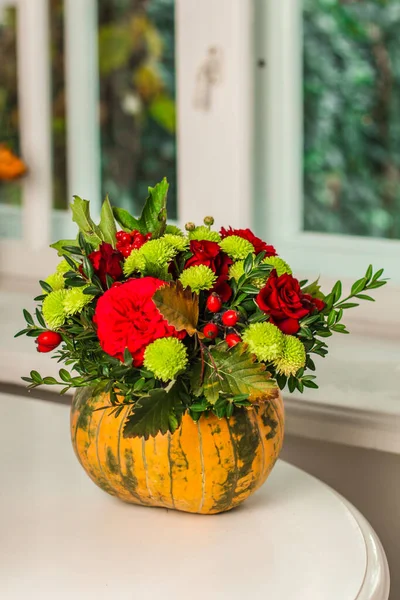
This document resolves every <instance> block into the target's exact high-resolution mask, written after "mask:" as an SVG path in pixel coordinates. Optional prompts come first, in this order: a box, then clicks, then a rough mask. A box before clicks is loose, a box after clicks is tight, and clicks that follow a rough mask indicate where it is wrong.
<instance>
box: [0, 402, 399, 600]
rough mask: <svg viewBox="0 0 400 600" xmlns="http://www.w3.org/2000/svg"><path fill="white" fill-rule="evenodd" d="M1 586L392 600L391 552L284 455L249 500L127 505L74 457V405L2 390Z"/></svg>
mask: <svg viewBox="0 0 400 600" xmlns="http://www.w3.org/2000/svg"><path fill="white" fill-rule="evenodd" d="M0 406H1V415H2V418H1V420H0V445H1V462H0V477H1V492H0V531H1V532H2V542H1V544H0V586H1V588H2V596H3V597H4V598H7V600H17V599H18V600H20V599H21V598H32V597H36V595H37V597H38V598H39V597H40V598H41V600H47V599H48V600H50V599H51V600H54V599H57V600H64V599H65V600H66V599H67V598H68V599H70V598H76V599H77V600H80V599H81V598H82V599H84V600H92V599H93V600H103V599H104V600H106V599H110V600H111V599H112V600H136V599H139V598H140V600H154V598H163V599H169V598H171V599H174V600H184V599H185V600H186V599H187V598H189V599H190V600H197V599H198V600H200V599H201V600H204V599H207V600H221V599H225V598H229V599H233V600H235V599H236V598H237V599H239V598H240V599H243V598H249V599H250V598H251V599H254V600H258V599H260V600H261V599H267V598H273V599H274V600H303V599H304V600H356V599H357V600H387V598H388V594H389V574H388V568H387V562H386V558H385V555H384V552H383V550H382V547H381V545H380V542H379V540H378V538H377V537H376V535H375V533H374V532H373V530H372V529H371V527H370V526H369V525H368V523H367V522H366V521H365V519H364V518H363V517H362V516H361V515H360V513H358V512H357V511H356V510H355V509H354V507H352V506H351V505H350V504H349V503H348V502H347V501H346V500H344V499H343V498H341V497H340V496H339V495H338V494H336V493H335V492H334V491H333V490H332V489H330V488H329V487H327V486H326V485H325V484H323V483H321V482H320V481H318V480H317V479H315V478H313V477H311V476H310V475H308V474H306V473H304V472H303V471H301V470H299V469H297V468H295V467H292V466H290V465H288V464H286V463H284V462H282V461H279V462H278V464H277V466H276V467H275V469H274V471H273V473H272V474H271V476H270V478H269V479H268V481H267V482H266V484H265V485H264V486H263V487H262V489H261V490H259V491H258V492H257V493H256V494H255V495H254V496H253V497H251V498H250V499H249V500H247V501H246V502H245V503H244V504H243V505H242V506H241V507H239V508H238V509H235V510H234V511H231V512H229V513H224V514H221V515H213V516H201V515H191V514H187V513H179V512H175V511H170V510H166V509H154V508H145V507H137V506H133V505H128V504H124V503H122V502H120V501H118V500H116V499H115V498H112V497H111V496H108V495H107V494H105V493H104V492H102V491H101V490H100V489H98V488H97V487H96V486H95V485H94V484H93V483H92V482H91V481H90V480H89V478H88V477H87V476H86V474H85V473H84V471H83V470H82V468H81V467H80V465H79V464H78V462H77V459H76V458H75V456H74V453H73V450H72V447H71V444H70V440H69V416H68V407H66V406H64V405H57V404H55V403H49V402H42V401H37V400H30V399H24V398H21V397H18V396H10V395H6V394H0Z"/></svg>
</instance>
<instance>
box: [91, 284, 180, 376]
mask: <svg viewBox="0 0 400 600" xmlns="http://www.w3.org/2000/svg"><path fill="white" fill-rule="evenodd" d="M164 283H165V282H164V281H161V280H159V279H154V278H153V277H143V278H142V279H130V280H129V281H127V282H126V283H124V284H122V285H120V286H116V287H112V288H110V289H109V290H108V291H107V292H105V294H103V296H101V297H100V299H99V301H98V303H97V306H96V312H95V316H94V319H93V320H94V322H95V323H96V325H97V335H98V338H99V341H100V345H101V347H102V348H103V350H104V352H106V353H107V354H109V355H110V356H114V357H116V358H119V359H120V360H123V357H124V351H125V349H126V348H128V350H129V351H130V353H131V354H132V357H133V365H134V366H135V367H141V366H142V365H143V355H144V351H145V349H146V347H147V346H148V345H149V344H151V342H154V340H157V339H158V338H163V337H172V336H174V337H178V338H180V339H182V338H183V337H185V332H184V331H183V332H179V333H178V332H177V331H176V329H175V327H172V326H170V325H168V322H167V321H166V320H165V319H164V318H163V316H162V315H161V313H160V311H159V310H158V308H157V307H156V305H155V304H154V302H153V300H152V297H153V294H154V293H155V291H156V290H157V289H158V288H159V287H161V286H162V285H164Z"/></svg>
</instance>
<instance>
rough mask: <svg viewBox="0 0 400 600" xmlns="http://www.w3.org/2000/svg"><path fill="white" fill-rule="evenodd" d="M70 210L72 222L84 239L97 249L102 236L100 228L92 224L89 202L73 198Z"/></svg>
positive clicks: (77, 197) (76, 197)
mask: <svg viewBox="0 0 400 600" xmlns="http://www.w3.org/2000/svg"><path fill="white" fill-rule="evenodd" d="M71 210H72V220H73V221H74V222H75V223H76V224H77V225H78V227H79V230H80V231H81V232H82V233H83V235H84V236H85V239H86V240H87V241H88V242H89V243H91V244H93V245H94V246H95V247H96V248H97V247H98V246H99V245H100V244H101V242H102V241H103V234H102V232H101V230H100V227H98V225H96V224H95V223H94V221H93V220H92V218H91V216H90V202H89V201H88V200H83V199H82V198H80V197H79V196H74V202H72V204H71Z"/></svg>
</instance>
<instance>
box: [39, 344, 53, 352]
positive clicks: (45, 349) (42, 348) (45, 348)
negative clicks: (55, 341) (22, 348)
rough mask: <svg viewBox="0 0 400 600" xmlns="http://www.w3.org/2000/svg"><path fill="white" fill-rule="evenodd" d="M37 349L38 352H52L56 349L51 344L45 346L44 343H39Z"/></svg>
mask: <svg viewBox="0 0 400 600" xmlns="http://www.w3.org/2000/svg"><path fill="white" fill-rule="evenodd" d="M36 350H37V351H38V352H51V351H52V350H54V348H52V347H51V346H43V345H42V344H38V345H37V348H36Z"/></svg>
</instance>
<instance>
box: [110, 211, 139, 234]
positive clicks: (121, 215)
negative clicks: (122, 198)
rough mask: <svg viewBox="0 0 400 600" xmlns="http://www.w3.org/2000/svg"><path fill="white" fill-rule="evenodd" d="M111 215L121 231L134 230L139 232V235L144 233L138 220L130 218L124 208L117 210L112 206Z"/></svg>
mask: <svg viewBox="0 0 400 600" xmlns="http://www.w3.org/2000/svg"><path fill="white" fill-rule="evenodd" d="M112 211H113V215H114V218H115V220H116V221H117V223H119V224H120V225H121V227H122V228H123V229H125V230H126V231H133V230H134V229H136V230H138V231H140V233H146V231H143V230H142V226H141V224H140V223H139V221H138V219H135V217H132V215H131V214H129V213H128V211H127V210H125V209H124V208H118V207H116V206H113V209H112Z"/></svg>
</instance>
